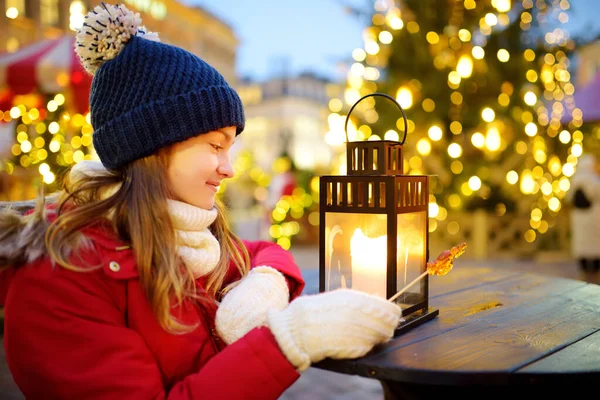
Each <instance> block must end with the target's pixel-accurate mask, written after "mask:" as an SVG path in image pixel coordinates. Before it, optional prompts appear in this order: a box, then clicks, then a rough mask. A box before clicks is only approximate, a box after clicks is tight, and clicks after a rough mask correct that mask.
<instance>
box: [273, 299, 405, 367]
mask: <svg viewBox="0 0 600 400" xmlns="http://www.w3.org/2000/svg"><path fill="white" fill-rule="evenodd" d="M401 315H402V310H401V308H400V307H398V306H397V305H395V304H393V303H391V302H389V301H387V300H385V299H384V298H382V297H379V296H375V295H371V294H367V293H363V292H360V291H357V290H352V289H338V290H334V291H331V292H325V293H319V294H315V295H307V296H301V297H299V298H297V299H296V300H294V301H292V302H291V303H290V305H289V306H288V307H287V308H285V309H284V310H282V311H277V310H270V311H269V312H268V322H269V328H270V329H271V332H272V333H273V336H275V339H276V340H277V343H278V344H279V347H280V348H281V351H282V352H283V354H284V355H285V356H286V357H287V359H288V360H289V361H290V362H291V363H292V364H293V365H294V366H295V367H296V368H297V369H298V370H299V371H304V370H305V369H307V368H308V367H309V366H310V364H311V363H313V362H318V361H321V360H323V359H324V358H334V359H346V358H357V357H362V356H364V355H365V354H367V353H368V352H369V351H370V350H371V349H372V348H373V346H375V345H376V344H379V343H383V342H386V341H388V340H389V339H391V338H392V336H393V334H394V329H395V328H396V327H397V326H398V323H399V322H400V317H401Z"/></svg>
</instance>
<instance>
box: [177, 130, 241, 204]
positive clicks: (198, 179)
mask: <svg viewBox="0 0 600 400" xmlns="http://www.w3.org/2000/svg"><path fill="white" fill-rule="evenodd" d="M235 133H236V127H235V126H230V127H227V128H223V129H220V130H218V131H212V132H208V133H204V134H201V135H198V136H195V137H193V138H190V139H188V140H186V141H183V142H179V143H176V144H174V145H173V146H172V147H171V151H170V158H169V166H168V168H167V181H168V182H167V184H168V186H169V190H170V192H171V196H172V198H173V199H174V200H179V201H182V202H184V203H188V204H191V205H193V206H196V207H200V208H204V209H206V210H210V209H211V208H213V206H214V204H215V195H216V194H217V191H218V190H219V185H220V184H221V181H222V180H223V179H225V178H231V177H233V167H232V166H231V161H230V159H229V151H230V149H231V146H232V145H233V141H234V139H235Z"/></svg>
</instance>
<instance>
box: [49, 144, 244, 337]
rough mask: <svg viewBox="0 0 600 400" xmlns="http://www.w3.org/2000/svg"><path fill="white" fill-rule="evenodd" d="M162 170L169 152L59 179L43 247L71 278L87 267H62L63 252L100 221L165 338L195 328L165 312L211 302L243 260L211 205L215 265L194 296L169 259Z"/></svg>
mask: <svg viewBox="0 0 600 400" xmlns="http://www.w3.org/2000/svg"><path fill="white" fill-rule="evenodd" d="M168 162H169V149H163V150H161V151H159V152H158V153H157V154H154V155H151V156H148V157H144V158H141V159H139V160H136V161H134V162H132V163H130V164H129V165H127V166H126V167H125V168H124V169H123V170H122V171H106V172H102V173H97V174H95V175H94V176H88V177H86V178H85V179H77V180H71V179H69V175H66V177H65V181H64V183H63V191H62V192H61V194H60V197H59V200H58V207H57V208H58V217H57V218H56V220H55V221H54V222H53V223H52V224H51V225H50V226H49V228H48V230H47V232H46V237H45V241H46V248H47V249H48V252H49V254H50V256H51V257H52V259H53V260H54V261H55V262H56V263H58V264H59V265H61V266H62V267H64V268H66V269H70V270H74V271H90V269H93V268H94V267H92V268H85V267H81V266H76V265H73V264H72V263H71V262H69V259H71V257H70V255H71V249H74V248H77V246H79V245H80V244H81V241H80V239H81V235H80V233H79V232H80V231H81V229H83V228H85V227H87V226H89V225H91V224H92V223H94V222H98V220H99V219H105V220H108V221H109V222H110V223H111V224H112V226H113V228H114V230H115V232H116V233H117V234H118V236H119V238H120V239H121V240H123V241H125V242H128V243H129V244H130V245H131V247H132V249H133V252H134V255H135V259H136V262H137V269H138V273H139V279H140V283H141V286H142V288H143V290H144V292H145V294H146V296H147V298H148V300H149V301H150V304H151V306H152V310H153V312H154V314H155V315H156V318H157V319H158V321H159V323H160V325H161V326H162V327H163V329H165V330H166V331H169V332H172V333H184V332H188V331H190V330H193V329H194V328H195V327H196V325H185V324H183V323H181V322H179V321H178V319H177V318H176V316H174V315H173V314H172V311H171V310H172V306H173V305H180V304H182V303H183V302H184V301H186V300H194V301H196V300H208V299H209V298H218V297H219V295H220V290H221V288H222V286H223V282H224V279H225V276H226V275H227V272H228V270H229V265H230V263H231V262H233V263H234V265H235V266H236V267H237V269H238V271H239V273H240V275H241V276H245V275H246V274H247V273H248V270H249V268H250V260H249V255H248V251H247V250H246V248H245V246H244V245H243V244H242V242H241V241H240V239H239V238H238V237H237V236H236V235H235V234H234V233H233V232H232V231H231V229H230V228H229V224H228V222H227V219H226V217H225V207H224V206H223V204H222V203H221V202H220V201H219V199H216V202H215V207H216V208H217V209H218V216H217V219H216V220H215V222H214V223H213V224H212V225H211V227H210V229H211V231H212V233H213V234H214V236H215V237H216V239H217V240H218V241H219V243H220V246H221V257H220V259H219V262H218V264H217V267H216V268H215V269H214V270H213V271H212V272H211V273H210V274H209V275H208V276H207V280H206V282H207V283H206V287H205V290H206V293H204V294H199V293H198V292H197V290H196V284H195V279H194V276H193V274H192V272H191V270H190V269H189V268H187V267H186V266H185V265H184V264H183V263H182V262H181V260H180V259H179V257H178V256H177V251H176V245H175V231H174V229H173V226H172V224H171V220H170V218H169V213H168V206H167V199H168V198H169V189H168V185H167V181H166V168H167V167H168ZM119 184H120V186H119V187H118V189H116V190H115V188H116V187H117V186H118V185H119ZM148 227H152V228H153V229H148ZM230 286H231V285H229V287H230ZM229 287H227V288H224V289H223V292H225V291H226V290H228V289H229Z"/></svg>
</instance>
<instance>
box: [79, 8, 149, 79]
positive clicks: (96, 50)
mask: <svg viewBox="0 0 600 400" xmlns="http://www.w3.org/2000/svg"><path fill="white" fill-rule="evenodd" d="M141 24H142V19H141V18H140V14H139V13H134V12H133V11H130V10H128V9H127V7H125V6H124V5H122V4H118V5H116V6H113V5H111V4H104V3H102V4H101V5H99V6H96V8H94V9H93V10H92V11H90V12H89V13H88V14H87V15H86V16H85V22H84V24H83V27H82V28H81V29H80V30H79V32H77V36H76V41H75V52H76V53H77V55H78V56H79V59H80V60H81V64H82V65H83V66H84V68H85V69H86V71H88V72H89V73H90V74H92V75H93V74H94V73H96V70H97V69H98V67H100V65H102V64H103V63H104V62H106V61H108V60H112V59H113V58H115V57H116V56H117V55H118V54H119V53H120V52H121V50H122V49H123V48H124V47H125V45H126V44H127V42H128V41H129V40H130V39H131V37H132V36H139V37H143V38H144V39H147V40H151V41H154V42H160V39H159V38H158V34H157V33H154V32H148V31H147V30H146V27H144V26H142V25H141Z"/></svg>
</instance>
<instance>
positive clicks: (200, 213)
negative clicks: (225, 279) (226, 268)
mask: <svg viewBox="0 0 600 400" xmlns="http://www.w3.org/2000/svg"><path fill="white" fill-rule="evenodd" d="M168 202H169V215H170V216H171V222H172V223H173V227H174V228H175V237H176V240H177V252H178V253H179V256H180V257H181V259H182V260H183V262H184V263H185V265H187V266H188V267H189V268H190V269H191V270H192V272H193V273H194V277H196V278H199V277H201V276H203V275H206V274H208V273H210V272H211V271H212V270H214V269H215V267H216V266H217V263H218V262H219V258H220V257H221V246H220V245H219V242H218V241H217V239H216V238H215V237H214V235H213V234H212V233H211V232H210V230H209V229H208V228H209V226H210V225H211V224H212V223H213V222H215V219H216V218H217V209H216V208H213V209H211V210H205V209H203V208H199V207H195V206H192V205H190V204H187V203H183V202H181V201H176V200H168Z"/></svg>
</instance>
